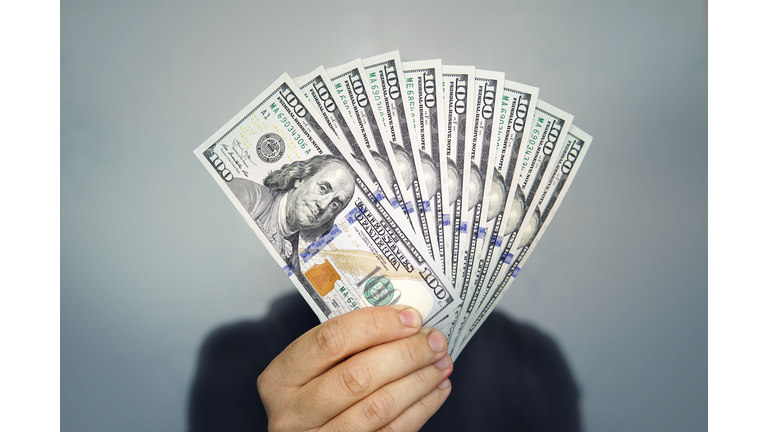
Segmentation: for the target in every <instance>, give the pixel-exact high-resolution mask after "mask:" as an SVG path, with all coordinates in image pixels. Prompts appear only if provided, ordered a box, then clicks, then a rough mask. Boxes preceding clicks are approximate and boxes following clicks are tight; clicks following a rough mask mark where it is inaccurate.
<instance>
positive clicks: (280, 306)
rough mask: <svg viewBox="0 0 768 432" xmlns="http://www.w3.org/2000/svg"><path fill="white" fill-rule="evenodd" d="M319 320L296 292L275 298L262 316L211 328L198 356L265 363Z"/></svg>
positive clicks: (210, 358)
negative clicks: (242, 359)
mask: <svg viewBox="0 0 768 432" xmlns="http://www.w3.org/2000/svg"><path fill="white" fill-rule="evenodd" d="M317 324H319V321H318V319H317V317H316V316H315V314H314V313H313V312H312V309H311V308H310V307H309V306H308V305H307V303H306V302H305V301H304V299H303V298H302V297H301V295H299V294H298V293H293V294H289V295H286V296H284V297H281V298H279V299H277V300H275V301H274V302H273V303H272V305H271V306H270V310H269V312H268V313H267V314H266V315H265V316H264V317H262V318H259V319H249V320H239V321H235V322H231V323H227V324H224V325H221V326H219V327H217V328H216V329H214V330H213V331H212V332H211V333H210V334H209V335H208V336H207V337H206V339H205V342H204V343H203V347H202V350H201V351H202V352H201V360H202V359H209V360H215V359H235V358H244V359H249V360H251V361H258V362H264V361H266V362H267V363H268V362H269V361H271V360H272V358H274V357H275V356H277V354H279V353H280V352H282V350H283V349H285V347H286V346H288V344H290V343H291V342H292V341H293V340H295V339H296V338H298V337H299V336H301V335H302V334H304V333H305V332H306V331H307V330H309V329H311V328H312V327H314V326H315V325H317Z"/></svg>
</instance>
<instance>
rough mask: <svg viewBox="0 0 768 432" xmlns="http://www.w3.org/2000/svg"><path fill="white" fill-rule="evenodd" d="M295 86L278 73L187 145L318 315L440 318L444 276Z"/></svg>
mask: <svg viewBox="0 0 768 432" xmlns="http://www.w3.org/2000/svg"><path fill="white" fill-rule="evenodd" d="M301 94H302V91H301V89H300V88H299V87H298V86H297V85H296V84H295V83H294V82H293V80H291V79H290V78H289V77H288V75H286V74H283V75H282V76H281V77H280V78H279V79H278V80H277V81H275V82H274V83H273V84H272V85H270V86H269V87H268V88H267V89H266V90H265V91H264V92H263V93H262V94H261V95H259V96H258V97H257V98H256V99H255V100H253V101H252V102H251V103H250V104H248V106H246V108H245V109H243V110H242V111H240V113H238V114H237V115H236V116H235V117H234V118H232V119H231V120H230V121H229V122H227V124H226V125H224V126H223V127H222V128H221V129H219V131H217V132H216V133H215V134H214V135H213V136H211V137H210V138H209V139H208V140H206V141H205V142H204V143H203V144H202V145H201V146H200V147H198V148H197V149H196V150H195V154H196V155H197V157H198V158H199V159H200V161H201V162H202V163H203V165H205V167H206V169H207V170H208V172H209V173H210V174H211V175H212V176H213V177H214V179H215V180H216V182H217V183H218V184H219V186H220V187H221V188H222V190H223V191H224V193H225V194H226V195H227V197H228V198H229V199H230V200H231V201H232V203H233V204H234V205H235V207H236V208H237V210H238V211H239V212H240V214H241V215H242V216H243V217H244V218H245V220H246V221H247V222H248V224H249V226H250V227H251V228H252V229H253V231H254V232H255V233H256V235H257V237H258V238H259V239H260V240H261V241H262V242H263V243H264V245H265V246H266V247H267V250H268V251H269V253H270V255H272V257H273V258H274V259H275V261H277V262H278V263H279V264H280V265H281V266H282V268H283V271H284V272H285V273H286V275H288V277H289V278H290V279H291V281H292V282H293V283H294V285H295V286H296V287H297V289H298V290H299V292H300V293H301V295H302V296H303V297H304V299H305V300H306V301H307V303H309V304H310V306H311V307H312V309H313V310H314V311H315V313H316V314H317V315H318V317H319V318H320V320H321V321H325V320H326V319H329V318H332V317H335V316H338V315H340V314H343V313H345V312H349V311H351V310H354V309H358V308H362V307H370V306H378V305H386V304H407V305H410V306H413V307H414V308H416V309H417V310H419V312H420V313H421V314H422V316H423V317H424V321H425V323H426V324H427V325H431V324H432V323H439V322H441V321H443V320H444V319H445V316H447V315H448V314H450V313H451V312H452V310H453V309H454V308H455V307H456V306H455V295H454V293H453V292H452V287H451V284H450V282H449V281H448V280H447V279H446V278H445V276H444V275H442V274H441V272H440V270H439V268H438V267H437V265H436V264H435V263H434V262H433V261H432V260H431V258H429V257H428V256H427V255H425V251H423V250H420V249H419V248H418V247H417V246H416V245H414V244H413V243H412V242H411V240H410V239H409V237H408V233H407V231H405V230H404V229H403V228H404V227H402V226H399V225H398V224H397V223H395V221H394V219H393V216H392V213H391V211H392V210H391V207H390V206H389V204H387V203H386V202H385V201H382V200H381V199H380V195H379V193H378V192H377V190H376V189H375V188H374V186H373V185H372V183H370V181H369V180H368V179H366V178H365V176H364V175H360V174H359V173H361V172H362V169H361V168H360V166H359V165H358V163H357V162H356V161H355V159H354V158H353V157H352V155H351V153H349V152H348V151H347V150H346V149H344V147H343V146H342V145H339V144H337V141H336V139H335V137H333V132H331V130H330V129H329V128H328V127H327V126H326V125H325V124H324V122H323V121H322V119H321V116H322V115H321V114H320V113H319V112H318V111H317V110H316V109H315V108H314V107H313V106H312V105H309V104H304V103H303V102H302V99H301V98H300V95H301ZM207 229H209V230H210V229H215V225H214V226H213V227H207ZM439 329H440V328H439ZM441 330H442V329H441Z"/></svg>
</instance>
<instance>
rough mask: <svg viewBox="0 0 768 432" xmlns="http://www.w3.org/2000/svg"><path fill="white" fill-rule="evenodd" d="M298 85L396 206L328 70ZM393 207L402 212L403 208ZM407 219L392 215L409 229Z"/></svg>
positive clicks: (422, 245) (316, 72) (418, 240)
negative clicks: (362, 144)
mask: <svg viewBox="0 0 768 432" xmlns="http://www.w3.org/2000/svg"><path fill="white" fill-rule="evenodd" d="M294 82H296V84H297V85H298V86H299V88H301V90H302V91H303V92H304V96H305V103H307V104H310V105H312V106H314V107H315V108H317V110H318V111H319V112H320V114H321V116H322V118H323V119H324V120H325V124H326V125H327V126H328V127H329V128H330V129H331V131H333V132H334V134H335V136H337V137H338V138H339V141H340V142H341V143H342V144H344V148H345V149H346V150H348V151H349V152H350V153H351V154H352V157H353V158H354V159H355V162H357V163H358V165H359V166H360V168H362V171H363V174H364V175H365V176H367V177H368V178H369V179H370V180H371V182H372V183H373V185H374V187H376V188H379V190H381V191H382V193H383V194H384V197H385V198H386V201H387V202H392V201H391V200H392V199H393V193H392V190H391V189H390V188H389V186H388V185H387V184H386V182H382V181H380V179H381V178H382V175H381V173H380V172H379V170H378V167H377V166H376V162H375V161H374V160H373V157H372V156H371V153H370V152H369V151H367V150H366V149H364V148H363V147H362V146H361V145H360V143H361V142H363V138H362V135H361V133H360V129H359V128H353V127H350V124H351V125H354V124H355V120H354V118H352V117H351V116H350V115H349V113H348V112H347V111H346V110H344V109H343V107H344V106H345V105H348V103H347V101H346V100H344V99H343V98H340V97H338V95H343V93H342V92H333V91H331V90H330V89H331V88H333V83H332V82H331V79H330V77H329V76H328V73H327V72H326V71H325V68H323V67H322V66H320V67H319V68H317V69H315V70H314V71H312V73H310V74H309V75H305V76H303V77H300V78H296V79H295V80H294ZM334 93H336V94H334ZM393 207H394V208H395V209H399V205H396V206H393ZM401 216H402V217H401ZM404 216H405V215H404V214H400V213H398V212H394V213H393V215H392V217H393V219H394V220H395V222H396V223H398V224H399V225H400V226H408V225H409V223H410V222H409V221H408V219H407V218H405V217H404ZM413 241H414V243H416V244H417V246H418V247H420V248H421V249H426V244H425V243H424V242H423V241H422V239H421V238H419V237H416V238H414V239H413Z"/></svg>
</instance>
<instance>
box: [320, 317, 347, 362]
mask: <svg viewBox="0 0 768 432" xmlns="http://www.w3.org/2000/svg"><path fill="white" fill-rule="evenodd" d="M315 342H316V344H317V348H318V350H319V352H320V354H321V355H322V356H325V357H331V358H335V357H338V356H340V355H341V353H342V352H343V351H344V331H343V328H342V326H341V325H340V324H339V323H338V321H327V322H326V323H324V324H323V325H321V326H320V328H319V331H318V332H317V334H316V338H315Z"/></svg>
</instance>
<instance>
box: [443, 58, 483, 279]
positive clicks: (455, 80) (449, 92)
mask: <svg viewBox="0 0 768 432" xmlns="http://www.w3.org/2000/svg"><path fill="white" fill-rule="evenodd" d="M474 82H475V68H474V66H450V65H443V98H444V101H443V104H444V105H445V112H446V115H445V123H446V124H445V127H446V135H445V142H446V148H445V153H444V155H445V158H444V159H443V158H441V161H440V163H441V173H442V177H441V182H442V184H443V191H444V193H445V195H446V200H445V201H444V202H443V209H444V210H443V232H444V236H445V237H444V238H445V243H446V246H445V251H446V253H445V256H446V267H447V268H448V269H449V272H446V275H447V276H448V279H449V280H450V281H451V282H452V283H454V284H455V283H456V279H457V273H458V268H459V258H460V256H459V252H460V249H459V232H460V230H461V226H460V222H461V213H462V204H463V199H462V185H463V184H464V180H463V178H464V147H465V146H466V144H467V142H466V138H467V130H468V129H471V128H472V116H471V115H470V111H469V110H468V108H469V100H471V99H474V97H473V96H472V95H471V94H470V91H472V89H473V88H474ZM443 166H444V167H445V168H444V169H443V168H442V167H443Z"/></svg>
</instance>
